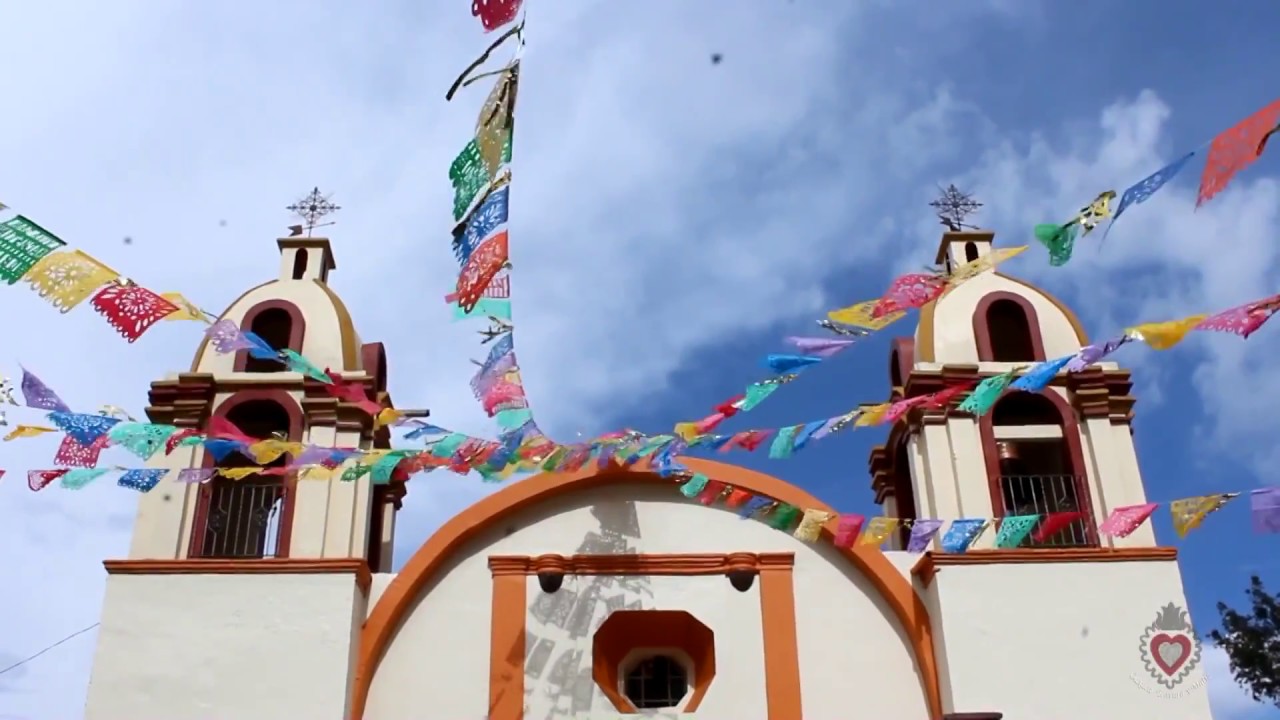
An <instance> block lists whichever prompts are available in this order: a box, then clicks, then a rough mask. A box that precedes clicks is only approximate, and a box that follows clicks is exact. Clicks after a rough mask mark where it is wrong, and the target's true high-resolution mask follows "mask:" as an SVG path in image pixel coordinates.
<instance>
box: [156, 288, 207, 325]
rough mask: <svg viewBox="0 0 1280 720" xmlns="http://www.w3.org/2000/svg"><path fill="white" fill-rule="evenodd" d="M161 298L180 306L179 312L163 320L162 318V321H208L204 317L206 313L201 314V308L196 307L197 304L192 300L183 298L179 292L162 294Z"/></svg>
mask: <svg viewBox="0 0 1280 720" xmlns="http://www.w3.org/2000/svg"><path fill="white" fill-rule="evenodd" d="M160 297H162V298H164V299H165V300H168V301H169V302H171V303H173V304H174V305H177V306H178V311H177V312H172V313H169V314H168V315H165V316H164V317H163V318H161V319H162V320H197V321H205V320H207V318H205V316H204V313H202V312H200V308H198V307H196V306H195V303H192V302H191V301H190V300H188V299H186V298H185V297H183V296H182V293H179V292H166V293H160Z"/></svg>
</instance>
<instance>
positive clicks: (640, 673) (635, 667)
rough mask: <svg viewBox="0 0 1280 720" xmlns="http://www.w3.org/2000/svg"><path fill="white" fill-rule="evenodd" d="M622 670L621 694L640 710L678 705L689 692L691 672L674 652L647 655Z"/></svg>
mask: <svg viewBox="0 0 1280 720" xmlns="http://www.w3.org/2000/svg"><path fill="white" fill-rule="evenodd" d="M623 670H624V673H625V674H624V675H623V681H622V694H623V695H624V696H626V698H627V699H628V700H630V701H631V704H632V705H634V706H636V709H637V710H647V709H652V708H673V707H677V706H678V705H679V704H680V701H682V700H684V698H685V695H688V694H689V679H690V677H691V675H692V673H690V672H689V670H688V668H687V667H685V664H684V663H683V662H682V661H681V660H680V659H679V658H676V657H675V656H673V655H662V654H654V655H644V656H641V657H639V658H636V659H635V660H634V661H632V662H631V663H629V664H627V665H626V666H625V667H624V668H623Z"/></svg>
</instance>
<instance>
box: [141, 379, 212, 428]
mask: <svg viewBox="0 0 1280 720" xmlns="http://www.w3.org/2000/svg"><path fill="white" fill-rule="evenodd" d="M216 395H217V383H216V382H215V381H214V379H213V375H211V374H209V373H182V374H180V375H178V378H177V379H176V380H157V381H155V382H153V383H151V390H150V391H149V392H148V393H147V408H146V413H147V419H148V420H150V421H151V422H153V423H157V424H163V425H174V426H176V427H179V428H191V429H199V428H202V427H204V423H205V421H206V420H207V419H208V418H209V414H210V412H211V411H212V409H213V400H214V397H215V396H216Z"/></svg>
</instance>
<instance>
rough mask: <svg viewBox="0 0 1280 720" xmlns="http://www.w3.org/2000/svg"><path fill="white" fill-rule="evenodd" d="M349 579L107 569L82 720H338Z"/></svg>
mask: <svg viewBox="0 0 1280 720" xmlns="http://www.w3.org/2000/svg"><path fill="white" fill-rule="evenodd" d="M364 613H365V599H364V596H363V594H362V593H361V591H360V590H359V588H357V586H356V582H355V579H354V576H353V575H351V574H310V575H307V574H281V575H269V574H251V575H110V576H108V578H107V588H106V597H105V601H104V605H103V614H102V626H101V629H100V630H99V635H98V647H97V651H96V655H95V658H94V665H93V675H92V677H91V680H90V684H89V692H88V701H87V704H86V710H85V719H86V720H120V719H121V718H144V719H149V718H165V719H166V720H207V719H208V718H214V717H217V718H237V719H238V720H276V719H277V718H293V717H296V718H314V719H315V720H330V719H332V720H342V718H344V716H345V710H344V709H345V708H346V707H347V704H348V702H349V698H350V685H351V680H352V678H351V672H350V670H351V669H352V665H351V658H352V653H353V648H352V646H351V645H352V642H353V640H354V637H355V635H354V633H353V630H354V628H355V627H357V626H358V625H357V623H358V619H359V618H360V617H362V616H363V615H364Z"/></svg>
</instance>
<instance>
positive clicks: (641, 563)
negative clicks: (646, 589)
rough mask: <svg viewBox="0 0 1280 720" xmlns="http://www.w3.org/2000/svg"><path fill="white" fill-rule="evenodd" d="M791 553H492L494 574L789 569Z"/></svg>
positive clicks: (718, 572)
mask: <svg viewBox="0 0 1280 720" xmlns="http://www.w3.org/2000/svg"><path fill="white" fill-rule="evenodd" d="M795 564H796V556H795V553H727V554H715V553H694V554H687V555H681V554H677V553H672V554H653V555H570V556H568V557H565V556H563V555H538V556H529V555H492V556H490V557H489V570H490V571H491V572H492V573H493V574H494V575H505V574H518V575H535V574H537V573H544V572H549V573H560V574H562V575H723V574H725V573H727V572H730V571H732V570H756V571H759V570H761V569H764V568H770V569H772V568H791V567H794V566H795Z"/></svg>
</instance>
